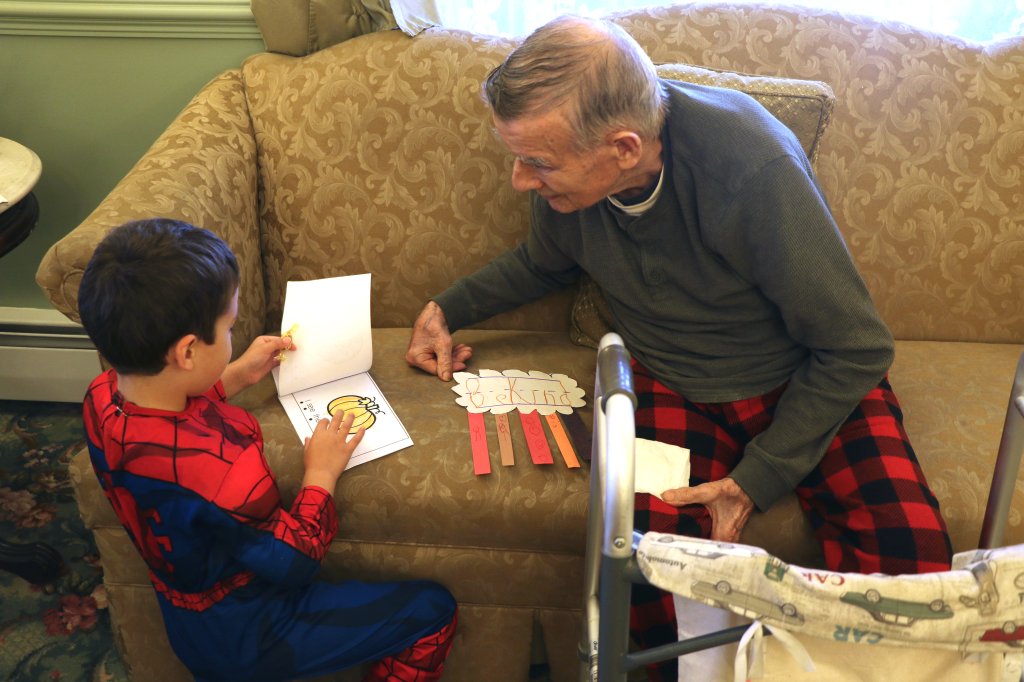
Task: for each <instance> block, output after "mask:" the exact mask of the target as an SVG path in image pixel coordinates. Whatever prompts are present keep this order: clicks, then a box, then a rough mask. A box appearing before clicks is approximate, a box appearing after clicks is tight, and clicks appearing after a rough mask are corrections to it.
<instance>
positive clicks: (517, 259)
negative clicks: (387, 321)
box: [405, 198, 579, 381]
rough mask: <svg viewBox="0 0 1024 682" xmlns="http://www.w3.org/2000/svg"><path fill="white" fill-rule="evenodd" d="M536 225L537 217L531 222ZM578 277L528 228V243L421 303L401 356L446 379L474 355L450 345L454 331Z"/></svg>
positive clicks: (576, 271) (462, 346)
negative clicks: (422, 306) (407, 346)
mask: <svg viewBox="0 0 1024 682" xmlns="http://www.w3.org/2000/svg"><path fill="white" fill-rule="evenodd" d="M534 201H537V200H536V198H535V199H534ZM536 224H537V221H536V219H534V220H532V221H531V225H536ZM578 276H579V268H578V266H577V265H576V264H575V262H573V261H572V260H570V259H568V258H567V257H566V256H565V255H564V254H562V253H561V252H560V251H559V250H558V248H557V247H556V246H555V245H554V244H552V243H551V242H550V241H549V240H548V239H547V238H546V237H545V235H543V233H542V231H541V230H536V229H534V228H532V227H531V230H530V236H529V241H528V242H527V243H526V244H520V245H519V246H517V247H515V248H514V249H512V250H510V251H507V252H506V253H504V254H502V255H501V256H498V257H497V258H495V259H494V260H493V261H491V262H490V263H488V264H487V265H485V266H484V267H482V268H480V269H479V270H477V271H476V272H475V273H473V274H472V275H469V276H468V277H463V278H462V279H460V280H458V281H457V282H455V283H454V284H453V285H452V286H450V287H449V288H448V289H446V290H445V291H443V292H441V293H440V294H439V295H437V296H435V297H434V298H433V300H431V301H429V302H428V303H427V305H426V306H424V308H423V310H422V311H421V312H420V314H419V317H418V318H417V319H416V322H415V324H414V325H413V329H412V338H411V340H410V342H409V348H408V350H407V351H406V354H405V361H406V362H407V363H409V365H411V366H413V367H418V368H419V369H422V370H424V371H425V372H429V373H430V374H434V375H436V376H437V377H438V378H439V379H441V380H442V381H448V380H449V379H451V372H452V371H462V370H463V369H465V368H466V363H467V362H468V361H469V359H470V357H472V355H473V349H472V348H470V347H469V346H467V345H465V344H461V343H460V344H454V345H453V343H452V338H451V335H452V333H454V332H456V331H458V330H459V329H462V328H463V327H466V326H468V325H471V324H474V323H476V322H480V321H482V320H486V319H488V318H491V317H493V316H495V315H497V314H499V313H503V312H505V311H507V310H512V309H514V308H517V307H519V306H521V305H523V304H524V303H529V302H530V301H533V300H536V299H538V298H541V297H542V296H544V295H546V294H548V293H550V292H552V291H555V290H557V289H560V288H562V287H564V286H566V285H567V284H569V283H570V282H572V281H575V279H576V278H577V277H578Z"/></svg>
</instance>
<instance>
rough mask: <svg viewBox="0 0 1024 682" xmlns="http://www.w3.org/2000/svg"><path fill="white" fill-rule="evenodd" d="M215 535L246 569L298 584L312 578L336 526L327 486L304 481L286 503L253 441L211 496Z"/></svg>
mask: <svg viewBox="0 0 1024 682" xmlns="http://www.w3.org/2000/svg"><path fill="white" fill-rule="evenodd" d="M211 501H212V502H213V504H214V505H215V506H216V507H217V508H218V509H219V511H220V513H218V514H216V515H215V516H214V518H213V521H212V523H213V525H214V526H215V528H214V532H215V533H216V534H217V537H218V541H219V542H220V544H221V546H223V547H224V548H225V549H226V550H227V552H228V553H229V554H230V555H231V556H233V557H234V558H235V559H236V560H237V561H238V562H239V563H240V564H241V565H242V566H243V567H244V568H245V569H247V570H250V571H252V572H253V573H255V574H257V575H258V576H260V577H261V578H263V579H264V580H268V581H270V582H273V583H276V584H281V585H298V584H303V583H306V582H308V581H309V580H311V579H312V578H313V577H314V576H315V575H316V573H317V571H319V570H320V562H321V560H322V559H323V557H324V554H325V553H326V552H327V548H328V546H329V545H330V542H331V540H333V539H334V536H335V534H336V533H337V530H338V516H337V511H336V509H335V506H334V500H333V499H332V497H331V495H330V494H329V492H328V491H325V490H323V489H321V488H318V487H314V486H307V487H305V488H303V489H302V490H300V491H299V494H298V496H297V497H296V499H295V501H294V503H293V504H292V505H291V508H290V509H285V508H284V507H283V506H281V498H280V494H279V492H278V489H277V484H276V482H275V481H274V478H273V475H272V474H271V472H270V470H269V468H268V467H267V465H266V460H264V459H263V456H262V455H261V454H260V452H259V450H258V449H257V448H255V447H253V448H251V449H250V450H249V451H247V452H246V453H245V454H244V455H243V456H242V457H240V458H239V459H238V460H237V461H236V462H235V463H234V465H233V466H232V468H231V471H230V473H229V474H228V476H227V477H226V478H225V480H224V482H223V483H222V485H221V488H220V490H218V492H217V494H216V496H215V497H214V499H213V500H211Z"/></svg>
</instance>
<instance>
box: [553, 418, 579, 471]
mask: <svg viewBox="0 0 1024 682" xmlns="http://www.w3.org/2000/svg"><path fill="white" fill-rule="evenodd" d="M544 419H546V420H547V422H548V428H549V429H551V435H553V436H554V437H555V443H557V444H558V450H559V452H561V453H562V459H563V460H565V466H567V467H569V468H570V469H579V468H580V461H579V460H578V459H576V453H575V452H574V451H573V449H572V443H571V442H570V441H569V435H568V434H567V433H566V432H565V429H563V428H562V422H561V421H560V420H559V419H558V415H557V414H546V415H544Z"/></svg>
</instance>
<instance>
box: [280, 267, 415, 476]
mask: <svg viewBox="0 0 1024 682" xmlns="http://www.w3.org/2000/svg"><path fill="white" fill-rule="evenodd" d="M281 329H282V330H285V331H283V332H282V333H283V335H286V336H291V337H292V341H293V343H294V344H295V348H296V350H295V351H294V352H292V351H285V352H284V353H283V355H282V360H281V365H280V366H279V367H276V368H275V369H274V371H273V375H274V383H275V384H276V385H277V396H278V399H279V400H280V401H281V405H282V406H284V411H285V413H287V415H288V418H289V419H290V420H291V422H292V426H293V427H294V428H295V432H296V433H297V434H298V435H299V440H300V441H303V442H305V439H306V438H308V437H309V436H311V435H312V434H313V429H314V428H315V427H316V425H317V422H319V421H320V420H321V419H323V418H328V419H329V418H330V417H331V416H332V415H333V414H334V413H335V412H336V411H337V410H344V411H346V412H350V411H354V412H355V415H356V418H355V421H354V422H353V424H352V428H353V432H354V430H355V429H357V428H358V427H360V426H362V427H363V428H365V429H366V433H365V435H364V436H363V441H362V442H361V443H360V444H359V447H358V448H356V451H355V453H353V455H352V459H351V460H350V461H349V464H348V467H347V468H352V467H354V466H357V465H359V464H363V463H365V462H369V461H370V460H373V459H377V458H378V457H383V456H384V455H388V454H391V453H392V452H395V451H396V450H401V449H402V448H407V447H409V446H410V445H412V438H410V437H409V432H408V431H406V429H405V426H403V425H402V422H401V420H400V419H399V418H398V415H397V414H395V411H394V410H393V409H392V408H391V405H390V404H389V403H388V400H387V398H386V397H384V394H383V393H382V392H381V390H380V388H379V387H378V386H377V383H376V382H375V381H374V380H373V377H372V376H370V366H371V365H372V364H373V341H372V335H371V332H370V275H369V274H365V275H350V276H347V277H330V278H327V279H317V280H309V281H304V282H288V285H287V289H286V290H285V299H284V311H283V314H282V317H281Z"/></svg>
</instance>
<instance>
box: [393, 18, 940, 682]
mask: <svg viewBox="0 0 1024 682" xmlns="http://www.w3.org/2000/svg"><path fill="white" fill-rule="evenodd" d="M484 94H485V99H486V100H487V102H488V103H489V106H490V108H491V110H492V114H493V118H494V126H495V128H496V130H497V133H498V135H499V136H500V138H501V139H502V141H503V142H504V143H505V145H506V146H507V147H508V149H509V151H510V152H511V153H512V154H513V155H514V156H515V162H514V167H513V172H512V185H513V186H514V187H515V189H517V190H519V191H524V192H525V191H529V192H531V202H532V213H531V223H530V232H529V238H528V241H527V242H526V243H525V244H521V245H520V246H518V247H517V248H515V249H513V250H512V251H510V252H508V253H506V254H504V255H503V256H501V257H499V258H497V259H495V260H494V261H493V262H491V263H490V264H488V265H487V266H485V267H484V268H482V269H481V270H479V271H478V272H476V273H474V274H473V275H470V276H469V277H466V278H464V279H461V280H459V281H458V282H455V283H454V284H453V285H452V286H451V287H450V288H449V289H447V290H446V291H444V292H442V293H440V294H439V295H437V296H435V297H434V299H433V300H432V301H430V302H428V303H427V305H426V307H425V308H424V309H423V312H422V313H421V314H420V316H419V318H418V320H417V321H416V324H415V326H414V329H413V333H412V339H411V342H410V345H409V350H408V353H407V355H406V360H407V362H408V363H409V364H410V365H413V366H415V367H419V368H421V369H424V370H426V371H428V372H431V373H434V374H436V375H437V376H438V377H439V378H441V379H443V380H448V379H449V378H450V377H451V372H452V370H460V369H463V368H464V367H465V364H466V361H467V360H468V359H469V358H470V357H471V355H472V349H471V348H469V347H468V346H465V345H464V344H458V345H453V343H452V339H451V332H453V331H455V330H457V329H459V328H462V327H464V326H466V325H468V324H472V323H474V322H476V321H479V320H482V319H485V318H487V317H489V316H492V315H495V314H497V313H500V312H503V311H505V310H508V309H510V308H513V307H515V306H518V305H521V304H523V303H525V302H527V301H529V300H533V299H535V298H538V297H540V296H543V295H545V294H547V293H549V292H551V291H554V290H556V289H558V288H560V287H564V286H566V285H568V284H570V283H572V282H574V281H575V280H576V279H577V278H578V277H579V275H580V274H581V273H582V272H586V273H588V274H590V276H591V277H593V278H594V280H595V281H596V282H597V283H598V284H599V285H600V286H601V288H602V289H603V291H604V293H605V295H606V298H607V300H608V306H609V309H610V310H611V313H612V315H613V317H614V321H615V327H616V330H617V331H618V332H619V333H620V334H621V336H622V337H623V339H624V340H625V342H626V346H627V348H629V350H630V352H631V353H632V355H633V357H634V359H635V362H634V373H635V388H636V391H637V397H638V400H639V405H638V409H637V416H636V418H637V435H638V436H641V437H644V438H650V439H656V440H660V441H664V442H668V443H672V444H674V445H679V446H682V447H686V448H689V450H690V452H691V474H692V479H691V484H692V487H690V488H680V489H677V490H668V491H665V493H664V494H663V495H662V499H658V498H657V497H653V496H649V495H638V496H637V525H638V527H640V528H645V529H650V530H659V531H667V532H677V533H685V534H690V535H698V534H699V535H702V536H705V537H708V536H710V537H711V538H714V539H721V540H727V541H736V540H738V539H739V538H740V533H741V531H742V529H743V526H744V524H745V523H746V521H747V520H748V518H749V516H750V514H751V513H752V511H753V510H754V508H755V507H756V508H758V509H760V510H766V509H768V508H769V507H770V506H771V505H772V504H773V503H774V502H775V501H776V500H777V499H778V498H779V497H780V496H782V495H783V494H785V493H787V492H789V491H795V492H796V494H797V495H798V497H799V499H800V502H801V505H802V506H803V509H804V510H805V512H806V513H807V514H808V515H809V518H810V519H811V521H812V524H813V526H814V528H815V531H816V533H817V537H818V539H819V540H820V542H821V544H822V547H823V550H824V556H825V560H826V563H827V565H828V567H829V568H831V569H833V570H838V571H860V572H887V573H893V574H895V573H918V572H927V571H938V570H945V569H948V568H949V562H950V554H951V548H950V543H949V537H948V533H947V531H946V526H945V524H944V522H943V520H942V517H941V516H940V514H939V508H938V503H937V501H936V499H935V497H934V495H933V494H932V493H931V491H930V490H929V489H928V486H927V483H926V482H925V480H924V476H923V474H922V472H921V470H920V467H919V466H918V464H917V461H916V458H915V455H914V452H913V450H912V448H911V446H910V443H909V442H908V440H907V437H906V433H905V432H904V430H903V425H902V414H901V411H900V407H899V404H898V402H897V400H896V397H895V396H894V395H893V392H892V389H891V388H890V386H889V384H888V382H887V380H886V378H885V377H886V372H887V370H888V367H889V365H890V363H891V362H892V358H893V341H892V336H891V334H890V333H889V331H888V329H887V328H886V326H885V324H884V323H883V322H882V321H881V319H880V317H879V315H878V313H877V311H876V310H875V308H874V305H873V303H872V301H871V298H870V295H869V294H868V291H867V289H866V287H865V286H864V283H863V281H862V280H861V278H860V276H859V275H858V273H857V271H856V269H855V267H854V265H853V262H852V260H851V258H850V256H849V253H848V252H847V250H846V246H845V244H844V242H843V239H842V236H841V235H840V233H839V230H838V228H837V227H836V224H835V222H834V220H833V219H832V216H831V214H830V212H829V209H828V206H827V205H826V202H825V198H824V196H823V194H822V191H821V189H820V188H819V187H818V185H817V182H816V180H815V178H814V176H813V172H812V170H811V167H810V164H809V162H808V159H807V157H806V155H805V154H804V152H803V150H802V148H801V147H800V145H799V143H798V142H797V140H796V139H795V137H794V136H793V135H792V133H791V132H790V131H789V130H788V129H787V128H785V127H784V126H783V125H782V124H781V123H779V122H778V121H777V120H776V119H775V118H774V117H772V116H771V114H769V113H768V112H767V111H766V110H765V109H764V108H762V107H761V106H760V105H759V104H757V103H756V102H755V101H754V100H752V99H751V98H749V97H747V96H746V95H744V94H741V93H737V92H734V91H730V90H722V89H718V88H711V87H706V86H699V85H692V84H685V83H677V82H669V81H663V80H659V79H658V77H657V75H656V73H655V69H654V66H653V64H652V63H651V61H650V59H649V58H648V57H647V56H646V54H645V53H644V52H643V51H642V50H641V49H640V47H639V46H638V45H637V44H636V43H635V42H634V41H633V40H632V39H631V38H630V37H629V36H628V35H627V34H626V33H625V32H624V31H623V30H622V29H621V28H619V27H617V26H615V25H613V24H609V23H605V22H599V21H591V20H587V19H581V18H578V17H562V18H560V19H556V20H555V21H553V22H551V23H550V24H548V25H546V26H543V27H541V28H540V29H538V30H537V31H535V32H534V33H533V34H532V35H530V36H529V37H528V38H527V39H526V40H525V41H524V42H523V44H522V45H521V46H520V47H519V48H517V49H516V50H515V51H514V52H512V54H511V55H509V57H508V58H507V59H506V60H505V62H504V63H502V64H501V65H500V66H498V67H497V68H496V69H495V70H494V71H493V72H492V73H491V74H490V75H489V76H488V78H487V81H486V83H485V85H484ZM671 608H672V607H671V599H668V598H665V596H664V595H658V594H657V593H656V592H655V591H653V590H650V589H649V588H648V589H647V590H646V591H645V590H637V591H636V593H635V597H634V626H638V627H640V629H641V630H643V632H639V631H638V632H635V634H636V635H637V638H638V639H639V640H641V642H642V643H643V644H645V645H650V644H655V643H659V641H658V640H660V639H668V638H674V636H675V628H674V625H673V624H672V615H673V614H672V612H671ZM639 621H645V622H639ZM657 621H660V624H659V622H657ZM659 630H660V632H659ZM663 672H664V673H665V674H666V676H667V678H668V679H674V676H673V675H674V672H673V669H672V664H668V665H667V666H664V670H663ZM655 677H656V675H655Z"/></svg>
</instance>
